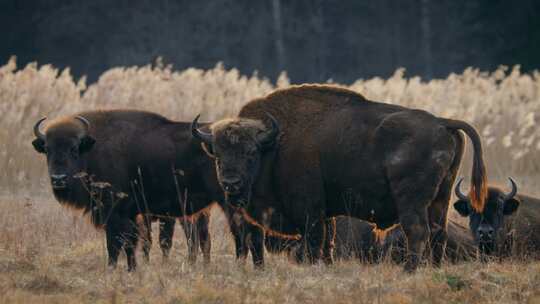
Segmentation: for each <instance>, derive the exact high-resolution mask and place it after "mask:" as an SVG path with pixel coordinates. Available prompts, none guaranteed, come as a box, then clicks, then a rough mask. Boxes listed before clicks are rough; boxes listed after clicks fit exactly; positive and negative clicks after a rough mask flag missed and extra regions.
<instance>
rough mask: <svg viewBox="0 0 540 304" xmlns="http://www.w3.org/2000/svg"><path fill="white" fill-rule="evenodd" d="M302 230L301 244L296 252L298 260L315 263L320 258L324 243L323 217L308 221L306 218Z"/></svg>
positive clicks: (324, 227)
mask: <svg viewBox="0 0 540 304" xmlns="http://www.w3.org/2000/svg"><path fill="white" fill-rule="evenodd" d="M302 230H304V231H301V232H302V240H303V242H302V246H301V247H300V249H299V250H298V251H297V252H296V260H297V261H298V262H309V263H316V262H317V261H319V260H320V258H321V256H322V253H323V245H324V243H325V238H326V237H325V235H326V222H325V219H317V220H315V221H310V220H309V218H307V219H306V226H305V228H304V229H302Z"/></svg>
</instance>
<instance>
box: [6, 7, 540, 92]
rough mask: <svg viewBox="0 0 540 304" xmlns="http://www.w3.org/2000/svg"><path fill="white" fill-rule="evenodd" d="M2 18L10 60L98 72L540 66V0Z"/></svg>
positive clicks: (322, 75) (54, 10) (339, 76)
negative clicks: (131, 68)
mask: <svg viewBox="0 0 540 304" xmlns="http://www.w3.org/2000/svg"><path fill="white" fill-rule="evenodd" d="M0 26H1V28H2V36H3V39H2V45H1V47H0V59H1V61H2V62H5V61H7V59H8V58H9V56H10V55H14V54H15V55H17V56H18V58H19V62H20V63H21V64H24V63H26V62H29V61H35V60H37V61H38V62H39V63H53V64H54V65H56V66H59V67H65V66H70V67H71V68H72V71H73V72H74V74H76V75H78V76H79V75H82V74H87V75H88V76H89V79H90V80H95V79H96V78H97V77H98V76H99V74H100V73H101V72H103V71H104V70H106V69H108V68H110V67H113V66H128V65H144V64H148V63H150V62H152V61H153V60H154V59H155V58H156V57H157V56H162V57H163V58H164V60H165V62H167V63H172V64H174V66H175V68H176V69H183V68H186V67H199V68H211V67H213V66H215V64H216V63H217V62H218V61H223V62H224V64H225V66H226V67H237V68H239V69H240V70H241V71H242V72H243V73H246V74H251V73H252V72H253V71H255V70H257V71H258V72H259V74H260V75H263V76H267V77H269V78H275V77H276V76H277V75H278V74H279V72H280V71H282V70H286V71H287V72H288V74H289V76H290V78H291V79H292V81H293V82H317V81H326V80H328V79H330V78H331V79H333V80H334V81H338V82H345V83H346V82H351V81H353V80H355V79H358V78H361V77H364V78H365V77H372V76H382V77H387V76H388V75H390V74H392V73H393V72H394V71H395V69H396V68H398V67H405V68H406V69H407V73H408V75H421V76H423V77H424V78H426V79H429V78H433V77H446V75H448V73H450V72H461V71H462V70H463V69H464V68H466V67H468V66H474V67H479V68H481V69H485V70H493V69H495V68H496V67H497V66H498V65H500V64H506V65H514V64H521V65H522V67H523V69H524V70H532V69H535V68H538V67H539V66H540V56H538V55H539V54H540V2H539V1H535V0H520V1H502V0H477V1H472V0H471V1H453V0H440V1H436V0H405V1H397V0H377V1H375V0H367V1H360V0H339V1H337V0H336V1H324V0H295V1H286V0H264V1H249V0H212V1H181V0H178V1H174V0H164V1H158V0H156V1H150V0H117V1H111V0H93V1H75V0H71V1H69V0H65V1H60V0H34V1H30V0H28V1H20V0H3V1H0Z"/></svg>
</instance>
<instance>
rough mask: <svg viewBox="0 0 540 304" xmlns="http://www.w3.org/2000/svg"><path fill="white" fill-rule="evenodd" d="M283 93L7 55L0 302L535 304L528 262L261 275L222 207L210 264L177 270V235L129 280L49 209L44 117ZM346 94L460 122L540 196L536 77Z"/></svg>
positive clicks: (475, 76) (183, 111) (220, 107)
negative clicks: (39, 129) (165, 257)
mask: <svg viewBox="0 0 540 304" xmlns="http://www.w3.org/2000/svg"><path fill="white" fill-rule="evenodd" d="M288 84H289V83H288V80H287V77H286V75H283V76H282V77H281V78H280V79H279V81H278V84H277V85H276V84H272V83H270V82H269V81H267V80H264V79H261V78H259V77H257V76H256V75H253V76H252V77H245V76H242V75H239V73H238V72H237V71H236V70H228V71H227V70H224V69H223V68H222V67H221V66H219V65H218V66H217V67H216V68H214V69H212V70H208V71H201V70H196V69H189V70H185V71H180V72H174V71H172V70H171V69H170V68H168V67H164V66H162V65H160V64H158V65H157V66H153V67H151V66H147V67H141V68H115V69H111V70H109V71H107V72H106V73H104V74H103V75H102V77H101V78H100V79H99V81H98V83H96V84H93V85H91V86H89V87H87V86H86V85H85V82H84V79H83V80H81V81H78V82H76V81H74V80H73V79H72V77H71V76H70V74H69V71H68V70H66V71H62V72H59V71H58V70H56V69H55V68H53V67H51V66H42V67H38V66H37V65H35V64H31V65H28V66H26V67H24V68H22V69H17V67H16V63H15V60H11V61H10V62H8V63H7V64H6V65H4V66H2V67H0V113H2V119H1V120H0V168H2V170H1V171H0V189H1V190H2V192H3V193H4V197H3V198H0V204H1V205H2V207H3V208H2V213H0V302H14V303H28V302H50V303H60V302H61V303H67V302H76V303H79V302H92V303H94V302H114V303H122V302H126V303H127V302H129V303H131V302H151V303H240V302H246V303H273V302H279V303H302V302H307V303H310V302H311V303H313V302H317V303H353V302H354V303H374V302H375V303H377V302H378V303H446V302H452V303H472V302H475V303H540V263H538V262H534V263H524V262H517V263H516V262H514V263H509V262H507V263H503V264H496V263H492V264H487V265H483V264H478V263H468V264H464V265H458V266H445V267H443V268H442V269H432V268H429V267H427V268H426V267H424V268H421V269H420V270H419V272H418V273H416V274H415V275H405V274H403V273H402V272H401V268H400V267H399V266H394V265H391V264H382V265H377V266H364V265H360V264H358V263H356V262H354V261H351V262H344V263H338V264H336V265H334V266H331V267H326V266H319V265H318V266H298V265H294V264H292V263H289V262H288V261H287V258H286V257H284V256H269V257H268V260H267V264H268V267H267V270H265V271H263V272H258V271H255V270H253V269H252V267H251V265H250V263H248V266H246V267H240V266H238V265H237V264H236V263H235V261H234V258H233V248H232V240H231V238H230V237H229V235H228V231H227V229H226V228H224V227H225V225H224V219H223V217H222V215H221V214H220V213H219V211H216V214H215V215H214V216H213V217H212V226H211V232H212V240H213V250H212V258H213V263H212V264H211V265H210V266H209V267H208V268H207V269H204V268H203V267H202V266H201V265H196V266H193V267H192V266H189V265H188V264H187V260H186V248H185V239H184V237H183V233H182V231H181V230H180V229H177V231H176V237H175V240H174V248H173V253H172V257H171V260H170V261H169V262H168V263H166V264H162V262H161V257H160V252H159V249H158V248H157V246H154V247H155V248H154V250H153V252H152V254H153V255H152V261H151V263H150V264H149V265H145V264H144V263H142V258H141V257H140V256H139V261H140V268H139V269H138V271H137V272H135V273H132V274H130V273H127V272H126V271H125V265H124V263H125V259H122V264H121V265H120V267H119V269H117V270H116V271H109V270H107V267H106V250H105V244H104V236H103V234H102V232H99V231H95V230H94V229H93V228H92V227H91V225H90V224H89V223H88V222H87V220H86V219H84V218H81V217H79V216H77V215H74V214H73V213H72V211H70V210H64V209H62V208H61V207H60V206H59V205H58V204H57V203H56V202H54V200H53V198H52V196H51V194H50V189H49V186H48V184H47V183H46V179H45V177H46V168H45V164H44V161H43V158H42V157H41V156H38V155H37V154H36V153H35V152H34V151H33V149H32V146H31V144H30V141H31V139H32V134H31V128H32V125H33V123H34V122H35V121H36V120H37V119H38V118H39V117H41V116H43V115H48V116H50V117H56V116H59V115H62V114H66V113H73V112H77V111H80V110H84V109H94V108H125V107H130V108H138V109H147V110H152V111H156V112H159V113H162V114H164V115H166V116H168V117H171V118H173V119H179V120H180V119H182V120H190V119H192V118H193V116H194V115H195V114H197V113H203V118H204V119H207V120H214V119H217V118H221V117H225V116H229V115H233V113H235V111H236V110H238V109H239V108H240V107H241V106H242V105H243V104H244V103H245V102H246V101H248V100H249V99H251V98H253V97H258V96H261V95H264V94H266V93H268V92H270V91H271V90H273V89H274V88H275V87H276V86H278V87H284V86H287V85H288ZM350 88H352V89H354V90H356V91H358V92H361V93H363V94H364V95H366V96H367V97H368V98H370V99H374V100H381V101H388V102H394V103H398V104H403V105H407V106H411V107H417V108H423V109H427V110H429V111H432V112H434V113H436V114H438V115H442V116H444V117H454V118H460V119H465V120H467V121H469V122H471V123H472V124H474V125H475V126H476V127H477V128H478V130H479V131H480V132H481V133H482V134H483V135H484V143H485V153H486V156H487V161H488V168H489V173H490V180H491V181H499V182H501V181H502V182H504V180H503V179H504V178H505V177H506V176H507V175H512V176H515V177H516V180H517V181H518V183H519V185H521V189H522V190H523V191H524V192H529V193H532V194H537V195H538V194H540V187H538V186H539V182H538V181H539V179H538V176H540V175H539V172H540V168H539V167H540V162H539V157H538V155H539V151H540V130H539V129H538V128H537V127H536V120H537V119H539V117H538V114H537V113H540V111H539V110H540V75H539V74H537V73H533V74H532V75H524V74H521V73H520V72H519V70H518V69H513V70H511V71H506V70H505V69H504V68H501V69H499V70H497V71H496V72H494V73H491V74H487V73H480V72H479V71H476V70H472V69H471V70H467V71H465V72H464V73H463V74H461V75H451V76H449V77H448V78H447V79H443V80H433V81H430V82H427V83H424V82H420V81H419V79H417V78H411V79H406V78H403V74H402V71H400V70H398V71H396V74H395V75H394V76H393V77H391V78H389V79H386V80H385V79H377V78H375V79H369V80H359V81H357V82H355V83H354V84H352V85H350ZM466 159H467V161H466V162H465V164H464V166H465V168H467V169H466V170H465V171H463V172H464V175H467V173H468V171H469V169H468V168H469V162H470V157H466ZM38 197H39V198H38Z"/></svg>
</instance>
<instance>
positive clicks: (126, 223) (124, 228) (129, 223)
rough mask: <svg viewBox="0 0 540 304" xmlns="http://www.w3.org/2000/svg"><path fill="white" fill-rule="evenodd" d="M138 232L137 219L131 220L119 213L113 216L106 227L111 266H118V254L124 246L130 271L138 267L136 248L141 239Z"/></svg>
mask: <svg viewBox="0 0 540 304" xmlns="http://www.w3.org/2000/svg"><path fill="white" fill-rule="evenodd" d="M138 232H139V229H138V227H137V224H136V221H135V219H133V220H131V219H129V218H122V217H120V216H117V215H113V216H111V218H110V219H109V220H108V222H107V224H106V227H105V234H106V237H107V252H108V254H109V266H110V267H113V268H114V267H116V265H117V264H118V255H119V254H120V250H121V249H122V248H123V249H124V251H125V253H126V257H127V264H128V271H133V270H135V268H136V267H137V263H136V259H135V248H136V247H137V241H138V239H139V233H138Z"/></svg>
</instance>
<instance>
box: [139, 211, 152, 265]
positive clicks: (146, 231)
mask: <svg viewBox="0 0 540 304" xmlns="http://www.w3.org/2000/svg"><path fill="white" fill-rule="evenodd" d="M139 227H140V234H142V235H143V236H144V237H143V244H142V247H143V253H144V259H145V261H146V262H147V263H148V262H150V250H151V248H152V218H151V217H150V216H144V215H143V216H142V221H141V223H140V225H139Z"/></svg>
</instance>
